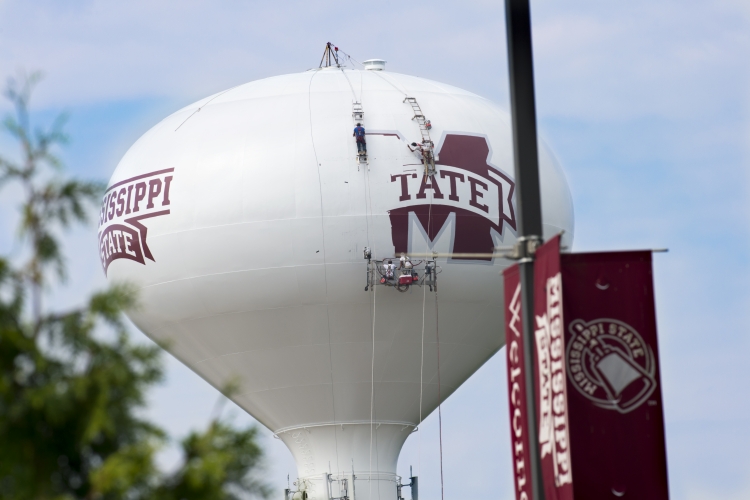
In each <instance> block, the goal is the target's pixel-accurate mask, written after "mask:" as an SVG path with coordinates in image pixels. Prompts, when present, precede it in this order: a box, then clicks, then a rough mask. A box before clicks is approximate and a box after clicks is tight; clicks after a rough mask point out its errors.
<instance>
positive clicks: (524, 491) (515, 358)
mask: <svg viewBox="0 0 750 500" xmlns="http://www.w3.org/2000/svg"><path fill="white" fill-rule="evenodd" d="M503 280H504V290H505V345H506V353H507V356H508V360H507V361H508V399H509V402H510V442H511V443H512V444H511V449H512V452H513V489H514V490H515V492H516V500H531V498H532V493H531V477H530V476H529V464H530V462H529V434H528V417H527V415H528V414H527V412H526V390H525V370H524V364H523V352H524V351H523V326H522V323H521V282H520V278H519V275H518V266H517V265H514V266H511V267H509V268H507V269H506V270H505V271H504V272H503Z"/></svg>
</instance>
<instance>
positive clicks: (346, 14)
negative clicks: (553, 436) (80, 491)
mask: <svg viewBox="0 0 750 500" xmlns="http://www.w3.org/2000/svg"><path fill="white" fill-rule="evenodd" d="M531 5H532V29H533V43H534V54H535V66H534V67H535V76H536V91H537V113H538V121H539V128H540V134H541V136H542V137H543V138H544V140H545V141H546V142H547V143H548V144H549V145H550V147H551V148H552V150H553V151H555V153H556V155H557V157H558V158H559V160H560V162H561V164H562V165H563V168H564V170H565V172H566V175H567V177H568V182H569V184H570V187H571V191H572V195H573V203H574V208H575V214H576V215H575V223H576V230H575V242H574V247H573V250H574V251H583V250H612V249H632V248H662V247H668V248H669V253H666V254H657V255H656V256H655V259H654V260H655V262H654V268H655V287H656V301H657V317H658V318H657V319H658V328H659V336H660V337H659V341H660V350H661V367H662V390H663V395H664V404H665V417H666V427H667V428H666V432H667V449H668V464H669V481H670V490H671V494H672V497H673V498H686V499H690V500H701V499H715V498H722V499H729V500H732V499H741V498H742V499H746V498H750V456H748V454H747V452H746V450H747V449H749V448H750V398H749V397H748V396H749V395H750V389H748V386H747V383H746V381H747V380H750V363H749V362H748V359H747V358H748V352H750V335H748V324H750V321H748V320H750V291H748V289H749V287H748V286H747V282H748V278H750V257H749V255H750V231H749V230H750V196H748V195H749V194H750V193H748V191H750V175H749V172H750V168H748V167H750V63H748V62H749V61H750V2H747V1H746V0H745V1H741V0H734V1H732V0H713V1H711V2H705V1H695V0H681V1H673V0H663V1H660V2H652V1H646V0H632V1H630V2H600V1H594V0H571V1H568V2H553V1H550V0H532V2H531ZM327 41H331V42H334V43H336V44H337V45H338V46H339V47H341V48H342V49H343V50H345V51H346V52H347V53H349V54H351V55H352V56H353V57H355V58H356V59H358V60H360V61H361V60H364V59H369V58H382V59H385V60H387V61H388V63H387V68H388V69H389V70H392V71H397V72H401V73H406V74H412V75H416V76H421V77H425V78H429V79H433V80H436V81H440V82H445V83H448V84H452V85H455V86H457V87H461V88H464V89H466V90H469V91H472V92H475V93H477V94H479V95H482V96H484V97H487V98H489V99H492V100H493V101H495V102H497V103H499V104H500V105H501V106H504V107H506V108H507V107H508V77H507V59H506V56H505V51H506V46H505V28H504V12H503V9H502V2H497V1H495V2H489V1H486V0H478V1H468V0H464V1H462V2H446V1H442V0H436V1H433V2H430V3H429V5H426V4H424V3H423V2H421V3H417V2H405V1H400V2H395V1H380V2H368V3H362V4H357V3H353V2H330V1H316V2H292V1H289V2H282V1H277V2H254V1H222V2H215V1H214V2H210V1H203V0H192V1H179V2H178V1H175V0H164V1H160V2H153V1H142V0H131V1H128V2H100V1H69V2H54V1H45V0H39V1H35V2H22V1H10V0H0V78H5V77H7V76H11V75H14V74H16V72H17V71H19V70H23V69H25V70H26V71H31V70H42V71H43V72H44V74H45V79H44V81H43V83H42V84H41V85H40V86H39V88H38V91H37V92H36V93H35V95H34V101H33V105H34V109H35V113H34V120H35V122H36V123H38V124H43V123H48V122H49V121H50V120H51V119H52V118H53V117H54V116H55V115H56V114H57V113H59V112H63V111H64V112H68V113H69V114H70V121H69V126H68V131H69V133H70V135H71V138H72V142H71V144H70V145H69V146H68V147H66V148H65V149H63V150H62V151H61V156H62V157H63V159H64V160H65V163H66V165H67V167H68V169H69V171H70V172H71V173H72V174H74V175H77V176H81V177H86V178H96V179H102V180H108V179H109V176H110V175H111V173H112V172H113V170H114V168H115V166H116V165H117V162H118V161H119V159H120V158H121V157H122V155H123V154H124V153H125V151H126V150H127V148H128V147H129V146H130V145H131V144H132V143H133V142H134V141H135V140H136V139H137V138H138V137H139V136H140V135H142V134H143V133H144V132H145V131H146V130H148V129H149V128H150V127H151V126H152V125H154V124H155V123H157V122H158V121H159V120H160V119H161V118H163V117H165V116H166V115H168V114H169V113H171V112H173V111H175V110H177V109H179V108H181V107H183V106H185V105H187V104H190V103H192V102H194V101H196V100H198V99H200V98H202V97H205V96H207V95H210V94H213V93H215V92H218V91H221V90H224V89H226V88H229V87H232V86H234V85H237V84H241V83H244V82H248V81H252V80H256V79H259V78H265V77H268V76H274V75H278V74H284V73H293V72H299V71H304V70H306V69H308V68H311V67H317V65H318V62H319V60H320V56H321V54H322V49H323V46H324V44H325V42H327ZM8 111H10V108H9V106H8V105H7V103H6V102H2V103H0V113H3V114H5V113H6V112H8ZM0 154H2V155H5V156H13V154H15V149H14V145H13V143H12V142H10V141H9V140H8V139H7V138H6V137H0ZM18 196H19V193H17V192H16V191H14V189H13V188H12V187H5V188H4V189H3V190H2V191H0V253H2V254H8V253H11V254H13V253H14V252H17V251H18V247H17V245H16V244H14V242H13V236H14V233H13V227H14V224H15V221H16V212H15V210H16V205H17V202H18V199H19V198H18ZM95 235H96V232H95V227H93V226H91V227H86V228H82V229H79V230H76V231H74V232H73V233H72V234H71V235H70V236H69V237H68V238H66V242H65V248H66V252H67V255H68V256H69V257H68V264H69V266H70V276H71V280H70V281H69V283H68V284H67V285H66V288H65V289H64V291H63V292H62V293H58V294H57V295H55V296H53V297H50V301H51V303H52V304H54V305H55V307H66V306H68V305H72V304H75V303H76V302H77V301H80V300H81V299H82V297H84V296H85V294H86V293H88V292H89V291H91V290H92V289H95V288H101V287H104V286H105V280H104V277H103V275H102V272H101V267H100V265H99V262H98V258H97V254H96V237H95ZM133 335H134V338H136V339H137V340H138V341H143V342H147V341H148V340H147V339H146V337H145V336H143V335H142V334H141V333H140V332H138V331H137V330H135V329H134V332H133ZM504 356H505V352H504V350H503V351H501V352H500V353H498V354H497V355H496V356H495V357H494V358H492V359H491V360H490V361H489V362H488V363H487V364H486V365H485V366H484V367H482V368H481V369H480V370H479V371H478V372H477V373H476V374H475V375H474V376H473V377H472V378H471V379H469V380H468V381H467V382H466V383H465V384H464V385H463V386H462V387H461V388H460V389H459V390H458V391H456V393H455V394H454V395H452V396H451V397H450V398H449V399H448V400H447V401H446V402H445V404H444V405H443V441H444V473H445V496H446V498H470V497H474V498H479V497H486V498H488V497H492V498H501V499H511V498H512V497H513V492H512V485H511V465H510V454H511V451H510V442H509V437H510V436H509V427H508V414H507V412H508V408H507V391H506V388H505V364H504ZM165 360H166V362H167V378H166V381H165V382H164V383H163V384H162V385H160V386H159V387H157V388H155V389H154V390H153V391H152V393H151V394H150V396H149V407H148V408H147V409H146V410H145V411H146V413H147V415H148V416H149V417H151V418H153V419H155V420H156V421H157V422H158V423H159V424H160V425H162V426H164V427H165V428H167V429H168V430H169V432H170V433H172V434H173V435H174V436H176V437H179V436H181V435H184V434H185V433H186V432H188V431H189V430H190V429H197V428H200V427H201V426H204V425H205V424H206V423H207V421H208V419H209V418H210V415H211V412H212V409H213V406H214V403H215V401H216V400H217V398H218V394H217V393H216V391H215V390H214V389H213V388H211V387H210V386H208V384H206V383H205V382H203V381H202V380H201V379H200V378H199V377H197V376H196V375H194V374H193V373H192V372H190V371H189V370H188V369H186V368H184V367H183V366H182V365H181V364H180V363H179V362H178V361H176V360H174V359H173V358H170V357H169V356H165ZM227 411H228V412H229V413H231V414H233V415H234V418H235V421H236V423H237V424H247V423H249V422H252V419H251V418H250V417H248V416H247V415H245V414H244V413H243V412H242V411H241V410H240V409H239V408H237V407H234V406H233V405H228V406H227ZM436 420H437V416H436V415H432V416H430V417H429V418H428V419H427V421H426V422H425V423H424V424H423V425H422V426H421V428H422V430H421V431H420V434H422V436H421V438H420V440H419V442H418V440H417V439H414V438H411V439H410V440H409V441H408V442H407V444H406V446H405V448H404V451H403V452H402V456H401V459H400V462H399V471H400V473H402V474H403V475H405V476H406V475H407V474H408V468H409V465H414V467H415V470H416V469H417V466H418V465H419V470H420V471H421V472H420V489H421V490H422V494H423V497H425V498H428V497H429V498H434V497H436V496H437V495H438V494H439V461H438V458H437V457H438V453H437V438H438V434H437V433H438V429H437V421H436ZM263 436H264V437H263V441H264V443H265V444H266V446H267V450H268V455H269V459H268V463H267V470H266V477H267V479H268V480H269V481H270V482H271V483H272V484H273V485H274V486H275V487H277V488H279V489H281V488H283V487H284V485H285V483H286V475H287V474H291V475H292V479H294V477H295V476H294V474H295V468H294V464H293V462H292V460H291V456H290V455H289V453H288V452H287V451H286V449H285V447H284V445H283V444H282V443H281V442H280V441H278V440H275V439H273V438H272V437H271V435H270V433H269V432H264V435H263ZM177 458H178V455H177V451H176V448H175V446H174V445H173V446H172V447H170V448H168V449H167V450H165V452H164V453H162V455H161V456H160V462H161V463H162V465H163V466H164V467H170V466H173V465H174V463H176V461H177Z"/></svg>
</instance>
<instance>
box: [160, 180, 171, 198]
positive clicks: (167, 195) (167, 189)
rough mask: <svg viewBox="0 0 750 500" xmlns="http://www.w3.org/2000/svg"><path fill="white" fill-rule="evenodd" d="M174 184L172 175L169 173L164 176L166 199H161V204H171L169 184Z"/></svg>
mask: <svg viewBox="0 0 750 500" xmlns="http://www.w3.org/2000/svg"><path fill="white" fill-rule="evenodd" d="M171 184H172V176H171V175H169V176H167V177H165V178H164V199H163V200H162V201H161V206H165V205H169V186H170V185H171Z"/></svg>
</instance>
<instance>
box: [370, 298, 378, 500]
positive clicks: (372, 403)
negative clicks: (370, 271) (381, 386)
mask: <svg viewBox="0 0 750 500" xmlns="http://www.w3.org/2000/svg"><path fill="white" fill-rule="evenodd" d="M377 295H378V287H377V286H373V291H372V362H371V366H370V474H369V476H368V484H369V486H370V494H369V497H368V498H372V432H373V429H372V426H373V420H374V416H375V415H374V413H375V312H376V306H377V302H376V299H377Z"/></svg>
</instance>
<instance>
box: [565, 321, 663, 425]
mask: <svg viewBox="0 0 750 500" xmlns="http://www.w3.org/2000/svg"><path fill="white" fill-rule="evenodd" d="M568 330H569V331H570V333H571V335H572V337H571V338H570V340H569V342H568V349H567V353H566V359H567V364H568V377H569V378H570V381H571V383H572V385H573V386H574V387H575V388H576V389H577V390H578V392H580V393H581V394H582V395H583V396H584V397H586V398H588V399H589V400H591V401H592V402H593V403H594V404H595V405H597V406H599V407H601V408H606V409H610V410H617V411H618V412H620V413H628V412H630V411H632V410H635V409H636V408H638V407H639V406H641V405H642V404H643V403H644V402H645V401H646V400H647V399H648V398H649V397H650V396H651V394H652V393H653V392H654V389H656V377H655V371H656V363H655V360H654V354H653V352H652V351H651V349H650V348H649V346H648V345H646V344H645V343H644V341H643V338H642V337H641V336H640V335H639V334H638V332H637V331H635V329H633V328H632V327H631V326H630V325H628V324H627V323H624V322H622V321H618V320H616V319H606V318H603V319H597V320H594V321H591V322H589V323H586V322H584V321H583V320H580V319H576V320H573V321H572V322H571V323H570V325H569V326H568Z"/></svg>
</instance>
